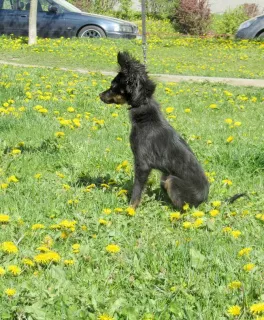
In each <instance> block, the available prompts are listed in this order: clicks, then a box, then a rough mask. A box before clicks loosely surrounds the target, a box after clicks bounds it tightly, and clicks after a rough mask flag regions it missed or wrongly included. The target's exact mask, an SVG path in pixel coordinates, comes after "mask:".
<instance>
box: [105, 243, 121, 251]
mask: <svg viewBox="0 0 264 320" xmlns="http://www.w3.org/2000/svg"><path fill="white" fill-rule="evenodd" d="M105 250H106V251H107V252H110V253H118V252H119V251H120V247H119V246H118V245H117V244H109V245H108V246H106V247H105Z"/></svg>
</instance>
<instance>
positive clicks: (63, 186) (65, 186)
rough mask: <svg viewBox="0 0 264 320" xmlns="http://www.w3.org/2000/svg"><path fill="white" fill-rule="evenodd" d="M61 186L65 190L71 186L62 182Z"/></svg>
mask: <svg viewBox="0 0 264 320" xmlns="http://www.w3.org/2000/svg"><path fill="white" fill-rule="evenodd" d="M62 188H63V189H64V190H66V191H67V190H70V189H71V186H69V185H68V184H63V185H62Z"/></svg>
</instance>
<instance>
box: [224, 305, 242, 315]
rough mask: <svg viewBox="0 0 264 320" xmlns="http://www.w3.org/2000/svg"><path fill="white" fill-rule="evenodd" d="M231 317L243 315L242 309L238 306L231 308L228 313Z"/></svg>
mask: <svg viewBox="0 0 264 320" xmlns="http://www.w3.org/2000/svg"><path fill="white" fill-rule="evenodd" d="M227 312H228V313H229V314H230V315H231V316H239V315H240V313H241V307H239V306H238V305H235V306H231V307H229V308H228V311H227Z"/></svg>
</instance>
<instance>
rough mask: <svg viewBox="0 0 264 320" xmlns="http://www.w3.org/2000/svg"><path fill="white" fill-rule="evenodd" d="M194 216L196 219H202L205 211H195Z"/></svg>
mask: <svg viewBox="0 0 264 320" xmlns="http://www.w3.org/2000/svg"><path fill="white" fill-rule="evenodd" d="M192 216H193V217H194V218H202V217H203V216H204V212H203V211H194V212H193V213H192Z"/></svg>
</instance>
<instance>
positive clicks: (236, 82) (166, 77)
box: [0, 60, 264, 88]
mask: <svg viewBox="0 0 264 320" xmlns="http://www.w3.org/2000/svg"><path fill="white" fill-rule="evenodd" d="M0 64H4V65H11V66H17V67H25V68H30V67H31V68H45V69H54V68H55V67H49V66H40V65H31V64H24V63H17V62H10V61H4V60H0ZM56 69H59V70H63V71H72V72H78V73H83V74H85V73H91V72H98V73H101V74H103V75H105V76H115V75H116V72H112V71H101V70H97V71H96V70H86V69H79V68H77V69H70V68H56ZM149 75H150V76H151V77H152V78H155V79H156V80H158V81H163V82H183V81H190V82H211V83H223V84H228V85H232V86H242V87H258V88H264V80H262V79H243V78H221V77H203V76H183V75H172V74H149Z"/></svg>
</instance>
